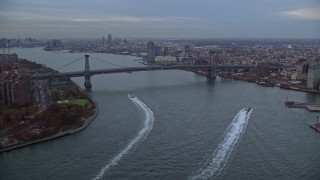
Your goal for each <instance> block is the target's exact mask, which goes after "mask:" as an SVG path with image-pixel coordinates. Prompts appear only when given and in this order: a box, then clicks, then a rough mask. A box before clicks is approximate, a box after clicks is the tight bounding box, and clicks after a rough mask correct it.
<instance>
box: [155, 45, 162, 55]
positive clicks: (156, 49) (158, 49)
mask: <svg viewBox="0 0 320 180" xmlns="http://www.w3.org/2000/svg"><path fill="white" fill-rule="evenodd" d="M154 56H163V51H162V48H161V47H160V46H155V47H154Z"/></svg>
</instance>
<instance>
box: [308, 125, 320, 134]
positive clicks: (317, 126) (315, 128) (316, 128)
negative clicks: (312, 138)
mask: <svg viewBox="0 0 320 180" xmlns="http://www.w3.org/2000/svg"><path fill="white" fill-rule="evenodd" d="M309 127H310V128H312V129H314V130H316V131H318V132H320V123H318V124H310V125H309Z"/></svg>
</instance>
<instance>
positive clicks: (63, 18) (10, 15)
mask: <svg viewBox="0 0 320 180" xmlns="http://www.w3.org/2000/svg"><path fill="white" fill-rule="evenodd" d="M0 16H2V17H3V18H5V19H8V20H16V21H30V22H50V21H55V22H74V23H109V22H117V23H121V22H123V23H161V22H186V21H201V19H199V18H193V17H139V16H111V15H103V16H101V15H100V16H99V15H89V16H83V15H67V14H64V13H59V14H57V13H55V14H54V15H53V14H51V13H49V14H48V13H47V14H40V13H28V12H2V13H0Z"/></svg>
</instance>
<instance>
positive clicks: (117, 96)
mask: <svg viewBox="0 0 320 180" xmlns="http://www.w3.org/2000/svg"><path fill="white" fill-rule="evenodd" d="M11 51H12V52H15V53H17V54H18V55H19V57H20V58H25V59H29V60H32V61H36V62H38V63H41V64H45V65H46V66H48V67H51V68H54V69H58V68H59V67H61V66H63V65H65V64H68V63H70V62H72V61H74V60H76V59H78V58H81V57H83V55H84V54H83V53H75V54H70V53H66V52H47V51H43V50H42V49H41V48H32V49H19V48H17V49H13V50H11ZM89 55H90V67H91V69H102V68H113V67H116V66H113V65H110V64H108V63H107V62H111V63H113V64H118V65H122V66H141V65H142V64H140V63H139V62H141V61H140V60H139V58H137V57H130V56H120V55H108V54H97V53H93V54H89ZM83 69H84V59H83V60H81V61H78V62H76V63H74V64H71V65H69V66H67V67H65V68H63V69H61V70H60V71H79V70H83ZM74 81H76V82H77V83H78V84H79V85H80V86H82V87H83V82H84V78H83V77H80V78H74ZM92 84H93V89H92V96H93V98H94V99H95V100H96V101H97V102H98V103H99V105H100V114H99V115H98V117H97V118H96V119H95V120H94V121H93V123H92V124H90V126H89V127H88V128H86V129H85V130H83V131H81V132H79V133H76V134H73V135H70V136H66V137H63V138H59V139H56V140H52V141H48V142H45V143H40V144H36V145H32V146H29V147H26V148H22V149H18V150H14V151H10V152H7V153H3V154H0V179H23V180H25V179H59V180H60V179H68V180H69V179H86V180H87V179H99V178H101V179H139V180H141V179H146V180H150V179H169V180H176V179H230V180H234V179H261V180H262V179H266V180H269V179H290V180H294V179H302V180H303V179H306V180H307V179H308V180H309V179H319V178H320V133H316V132H314V130H312V129H310V128H309V126H308V124H310V123H315V121H316V116H317V115H320V113H312V112H309V111H307V110H306V109H290V108H288V107H286V106H285V105H284V101H285V99H286V97H288V99H289V100H292V101H300V102H309V103H320V95H315V94H310V93H304V92H296V91H288V90H282V89H279V88H277V87H274V88H267V87H261V86H258V85H256V84H250V83H247V82H242V81H234V80H224V79H220V78H217V79H216V80H215V81H214V82H208V81H207V79H206V78H205V77H202V76H199V75H196V74H194V73H192V72H186V71H180V70H171V71H149V72H135V73H121V74H108V75H96V76H93V77H92ZM129 92H133V93H134V94H135V96H136V97H135V98H129V97H128V93H129ZM246 106H251V107H252V110H251V111H250V112H246V111H245V109H244V108H245V107H246Z"/></svg>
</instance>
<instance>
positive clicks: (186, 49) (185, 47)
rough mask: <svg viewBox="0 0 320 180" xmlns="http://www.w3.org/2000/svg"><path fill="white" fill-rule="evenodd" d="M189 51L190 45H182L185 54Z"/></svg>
mask: <svg viewBox="0 0 320 180" xmlns="http://www.w3.org/2000/svg"><path fill="white" fill-rule="evenodd" d="M190 51H191V46H190V44H186V45H184V52H185V53H190Z"/></svg>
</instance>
